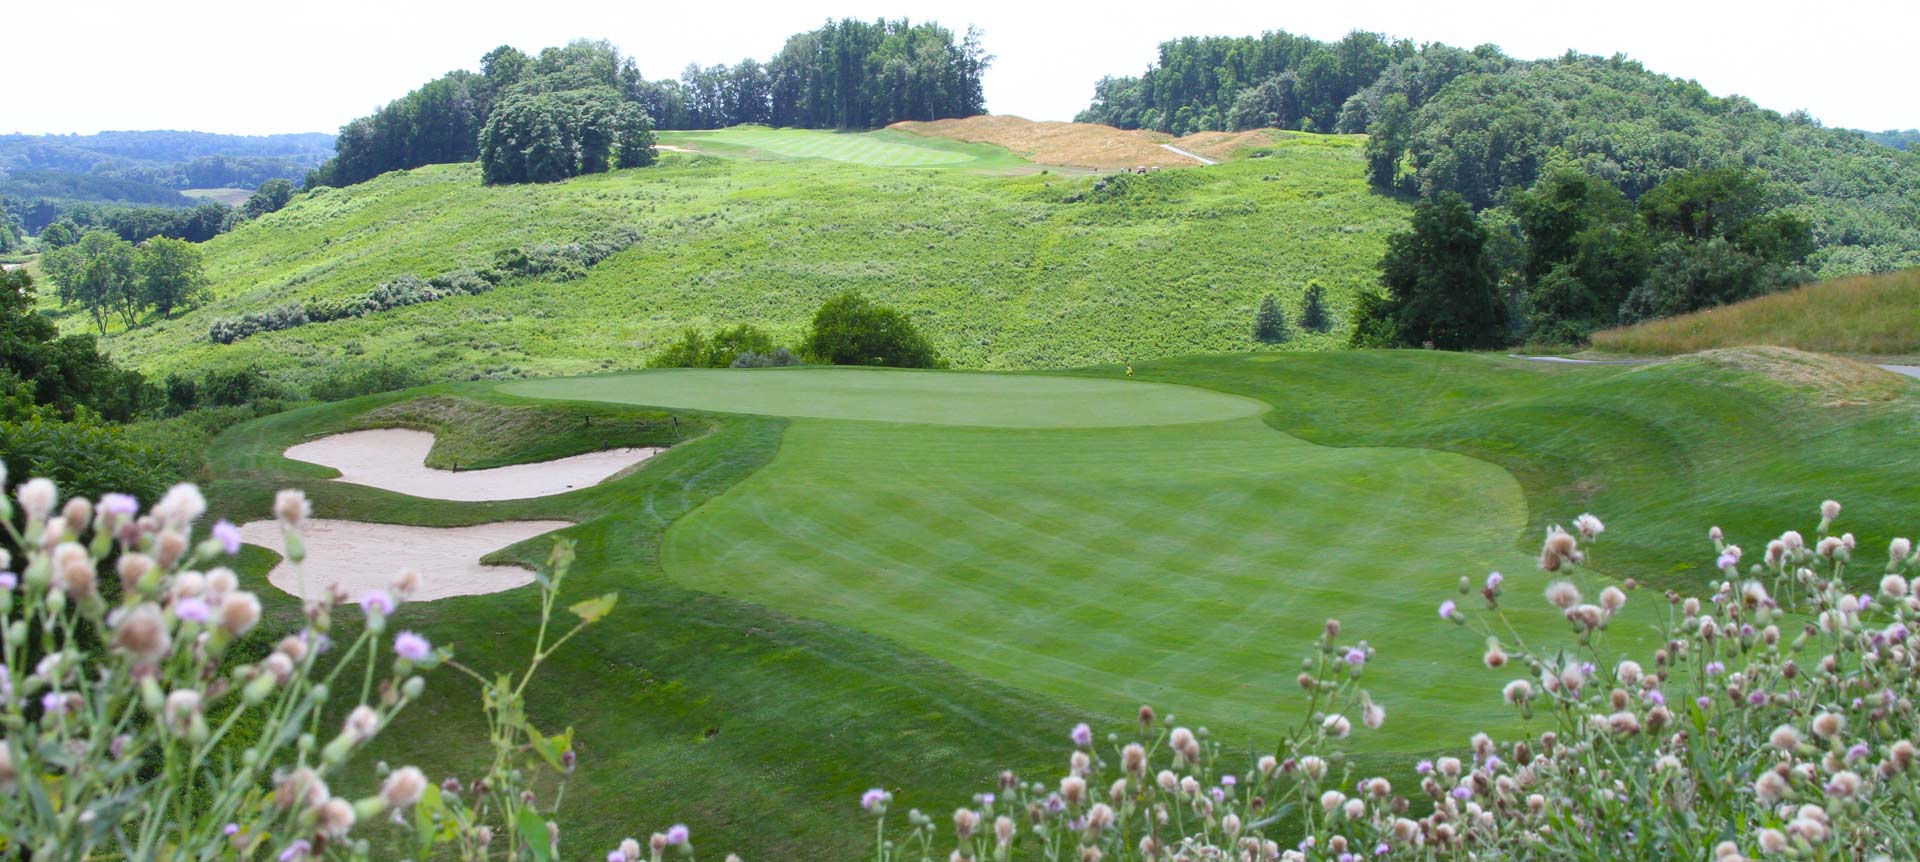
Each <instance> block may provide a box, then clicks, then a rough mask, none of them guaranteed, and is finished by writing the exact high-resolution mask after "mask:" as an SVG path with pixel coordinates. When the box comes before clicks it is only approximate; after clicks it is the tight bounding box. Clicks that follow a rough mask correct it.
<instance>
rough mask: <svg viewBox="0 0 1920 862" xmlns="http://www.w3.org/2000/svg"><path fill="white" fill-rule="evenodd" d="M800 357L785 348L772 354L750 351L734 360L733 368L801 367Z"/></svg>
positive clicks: (778, 349)
mask: <svg viewBox="0 0 1920 862" xmlns="http://www.w3.org/2000/svg"><path fill="white" fill-rule="evenodd" d="M799 364H800V357H798V356H795V355H793V353H792V352H790V351H788V350H787V349H786V348H784V347H776V348H774V349H773V352H772V353H755V352H753V351H751V350H748V351H746V352H744V353H741V354H740V355H739V356H736V357H734V358H733V365H732V366H731V367H733V368H777V367H785V366H789V365H799Z"/></svg>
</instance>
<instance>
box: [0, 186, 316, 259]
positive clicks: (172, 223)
mask: <svg viewBox="0 0 1920 862" xmlns="http://www.w3.org/2000/svg"><path fill="white" fill-rule="evenodd" d="M293 195H294V187H293V183H292V182H291V181H289V180H284V179H272V180H268V181H266V182H264V183H262V184H261V185H260V188H258V189H256V190H255V191H254V193H253V194H252V195H251V196H249V197H248V198H247V201H246V203H245V204H242V205H241V206H240V207H239V208H238V209H236V208H233V207H229V206H227V205H226V204H223V203H219V202H217V201H206V202H204V203H201V204H200V205H198V206H195V207H191V208H188V209H179V208H175V207H135V206H111V205H101V204H93V203H80V204H73V205H70V206H67V207H65V208H63V209H61V210H60V211H59V218H58V220H56V221H54V222H52V223H50V224H47V225H45V226H43V227H41V228H40V246H41V248H44V249H49V250H51V249H57V248H65V247H66V246H69V245H72V244H74V243H76V242H78V241H79V240H80V237H81V236H82V235H83V234H85V233H87V232H88V231H91V230H103V231H107V232H109V233H112V234H114V235H115V236H118V237H120V238H121V239H123V240H126V241H127V242H131V243H141V242H146V241H147V240H148V239H151V238H154V237H166V238H168V239H179V240H186V241H188V242H206V241H207V240H210V239H213V238H214V237H216V236H219V235H221V234H223V233H226V232H227V231H229V230H232V229H233V228H235V227H236V226H238V225H239V224H240V223H241V222H244V221H247V220H249V219H254V218H259V217H260V216H263V215H267V214H268V213H274V212H279V211H280V209H281V208H282V207H285V206H286V205H287V204H288V203H291V202H292V201H293ZM0 250H4V249H3V248H0Z"/></svg>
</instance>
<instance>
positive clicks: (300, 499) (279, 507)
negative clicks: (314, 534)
mask: <svg viewBox="0 0 1920 862" xmlns="http://www.w3.org/2000/svg"><path fill="white" fill-rule="evenodd" d="M312 516H313V505H312V504H311V503H308V502H307V495H306V494H304V493H302V492H300V491H298V490H296V489H292V488H288V489H286V490H284V491H281V492H280V493H278V494H275V495H274V496H273V517H274V518H275V519H277V520H279V522H280V527H281V528H282V529H286V530H298V529H300V527H301V526H302V525H304V524H305V523H306V522H307V518H309V517H312Z"/></svg>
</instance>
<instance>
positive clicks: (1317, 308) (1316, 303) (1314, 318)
mask: <svg viewBox="0 0 1920 862" xmlns="http://www.w3.org/2000/svg"><path fill="white" fill-rule="evenodd" d="M1300 328H1302V329H1305V330H1307V331H1308V332H1326V331H1327V330H1329V329H1332V328H1333V315H1332V314H1330V313H1328V312H1327V291H1326V288H1323V287H1321V286H1320V282H1317V281H1309V282H1307V291H1306V295H1305V296H1304V297H1303V298H1302V300H1301V303H1300Z"/></svg>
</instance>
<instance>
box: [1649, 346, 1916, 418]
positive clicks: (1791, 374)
mask: <svg viewBox="0 0 1920 862" xmlns="http://www.w3.org/2000/svg"><path fill="white" fill-rule="evenodd" d="M1665 364H1666V365H1669V366H1671V367H1670V368H1663V369H1661V370H1660V372H1659V373H1661V374H1663V375H1671V374H1685V373H1690V372H1693V371H1698V370H1706V369H1712V370H1718V371H1727V370H1731V371H1738V372H1749V373H1751V374H1752V375H1755V376H1758V377H1760V378H1763V379H1766V380H1769V381H1772V382H1774V383H1777V384H1780V385H1781V386H1783V387H1786V388H1787V389H1790V390H1793V391H1794V392H1796V393H1798V394H1801V395H1805V396H1810V397H1814V398H1818V399H1820V400H1821V401H1822V402H1823V403H1825V404H1827V405H1830V406H1846V405H1850V404H1861V403H1866V402H1876V401H1888V400H1891V399H1893V398H1894V397H1896V396H1898V395H1899V394H1900V393H1902V392H1904V391H1905V390H1906V388H1907V386H1908V380H1907V379H1906V378H1904V377H1901V376H1900V375H1898V374H1894V373H1893V372H1890V371H1887V370H1885V369H1882V368H1880V367H1879V366H1877V365H1870V364H1868V363H1865V362H1857V361H1855V360H1852V359H1843V358H1841V357H1838V356H1828V355H1825V354H1821V353H1808V352H1806V351H1804V350H1794V349H1792V348H1789V347H1730V348H1723V349H1719V350H1707V351H1703V352H1701V353H1696V354H1693V355H1690V356H1683V357H1681V358H1679V359H1675V360H1672V361H1671V362H1668V363H1665Z"/></svg>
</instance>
